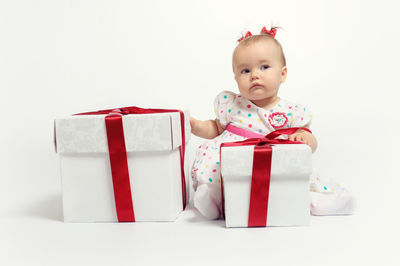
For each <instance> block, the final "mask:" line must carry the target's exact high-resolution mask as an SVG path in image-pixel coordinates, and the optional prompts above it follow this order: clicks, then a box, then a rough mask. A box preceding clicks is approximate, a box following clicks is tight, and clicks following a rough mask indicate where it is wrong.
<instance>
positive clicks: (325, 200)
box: [310, 189, 355, 215]
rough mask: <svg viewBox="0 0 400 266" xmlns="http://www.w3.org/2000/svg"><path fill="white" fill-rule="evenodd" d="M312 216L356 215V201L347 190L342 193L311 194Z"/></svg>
mask: <svg viewBox="0 0 400 266" xmlns="http://www.w3.org/2000/svg"><path fill="white" fill-rule="evenodd" d="M310 193H311V214H312V215H350V214H353V213H354V209H355V199H354V197H353V196H352V195H351V194H350V193H349V192H348V191H347V190H346V189H343V191H341V192H325V193H324V192H310Z"/></svg>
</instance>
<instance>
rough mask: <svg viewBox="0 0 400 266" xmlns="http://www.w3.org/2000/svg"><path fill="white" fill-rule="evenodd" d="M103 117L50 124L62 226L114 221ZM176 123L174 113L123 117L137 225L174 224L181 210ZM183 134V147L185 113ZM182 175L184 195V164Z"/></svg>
mask: <svg viewBox="0 0 400 266" xmlns="http://www.w3.org/2000/svg"><path fill="white" fill-rule="evenodd" d="M104 117H105V115H79V116H70V117H67V118H61V119H56V120H55V139H56V148H57V152H58V153H59V157H60V165H61V177H62V193H63V213H64V221H66V222H116V221H118V219H117V214H116V208H115V200H114V189H113V184H112V176H111V168H110V159H109V154H108V146H107V135H106V128H105V122H104ZM180 124H181V123H180V116H179V113H161V114H141V115H125V116H123V127H124V137H125V143H126V150H127V159H128V168H129V177H130V184H131V192H132V201H133V209H134V213H135V220H136V221H137V222H140V221H174V220H175V219H176V218H177V216H178V214H179V213H180V212H181V211H182V187H181V186H182V181H181V168H180V152H179V146H180V145H181V143H182V139H181V125H180ZM185 132H186V134H185V137H186V143H187V142H188V140H189V138H190V123H189V113H188V112H185ZM186 150H187V149H186ZM186 153H187V152H186ZM185 158H187V156H185ZM185 176H186V185H187V186H186V187H187V193H188V192H189V189H188V178H187V177H188V164H187V160H186V161H185Z"/></svg>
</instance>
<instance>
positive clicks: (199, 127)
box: [190, 117, 225, 139]
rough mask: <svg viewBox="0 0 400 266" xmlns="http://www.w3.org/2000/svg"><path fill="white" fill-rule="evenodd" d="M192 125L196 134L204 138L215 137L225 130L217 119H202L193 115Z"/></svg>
mask: <svg viewBox="0 0 400 266" xmlns="http://www.w3.org/2000/svg"><path fill="white" fill-rule="evenodd" d="M190 126H191V128H192V133H193V134H194V135H196V136H198V137H200V138H204V139H213V138H215V137H216V136H219V135H220V134H221V133H222V132H224V130H225V128H224V127H223V126H222V125H221V123H219V122H218V121H217V120H216V119H215V120H207V121H201V120H197V119H195V118H193V117H191V118H190Z"/></svg>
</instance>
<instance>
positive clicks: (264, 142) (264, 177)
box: [221, 127, 311, 227]
mask: <svg viewBox="0 0 400 266" xmlns="http://www.w3.org/2000/svg"><path fill="white" fill-rule="evenodd" d="M299 129H302V130H305V131H308V132H310V133H311V131H310V130H309V129H308V128H302V127H300V128H299V127H294V128H285V129H278V130H276V131H273V132H271V133H269V134H268V135H266V136H265V137H263V138H251V139H247V140H243V141H237V142H228V143H222V144H221V148H222V147H233V146H249V145H255V147H254V158H253V172H252V178H251V190H250V206H249V217H248V226H249V227H256V226H266V225H267V213H268V197H269V184H270V179H271V159H272V145H274V144H302V142H298V141H291V140H286V139H275V138H276V137H278V136H280V135H291V134H294V133H295V132H296V131H297V130H299ZM221 190H222V193H221V194H222V206H224V203H223V201H224V191H223V182H222V179H221Z"/></svg>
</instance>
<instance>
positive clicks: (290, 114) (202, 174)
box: [191, 91, 330, 219]
mask: <svg viewBox="0 0 400 266" xmlns="http://www.w3.org/2000/svg"><path fill="white" fill-rule="evenodd" d="M214 111H215V114H216V117H217V120H218V121H219V122H220V123H221V125H222V126H223V127H226V126H227V125H228V124H231V125H233V126H235V127H238V128H241V129H245V130H248V131H252V132H255V133H258V134H261V135H267V134H268V133H270V132H272V131H275V130H276V129H281V128H291V127H309V126H310V123H311V118H312V115H311V113H310V112H309V110H308V108H306V107H304V106H302V105H300V104H294V103H291V102H289V101H287V100H284V99H280V100H279V102H278V103H277V104H276V105H275V106H274V107H272V108H271V109H269V110H265V109H263V108H259V107H257V106H256V105H255V104H253V103H252V102H251V101H249V100H248V99H246V98H244V97H243V96H242V95H240V94H235V93H233V92H231V91H223V92H221V93H220V94H218V95H217V97H216V98H215V101H214ZM244 139H246V138H245V137H242V136H239V135H236V134H233V133H231V132H229V131H227V130H225V131H224V132H223V133H222V134H221V135H219V136H217V137H216V138H214V139H212V140H208V141H206V142H204V143H203V144H202V145H200V146H199V149H198V151H197V152H196V156H195V160H194V162H193V166H192V170H191V176H192V180H193V186H194V189H195V190H196V192H195V195H194V205H195V207H196V208H197V209H198V210H199V211H200V213H202V214H203V215H204V216H205V217H207V218H210V219H216V218H218V217H219V215H220V213H221V211H220V210H221V180H220V150H219V149H220V145H221V143H223V142H233V141H241V140H244ZM324 187H325V188H326V189H325V188H324ZM311 189H312V190H313V191H318V192H323V191H326V190H330V188H329V189H328V186H325V185H322V184H321V183H320V181H319V179H318V178H314V181H313V182H312V183H311ZM312 206H313V205H311V209H312Z"/></svg>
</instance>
